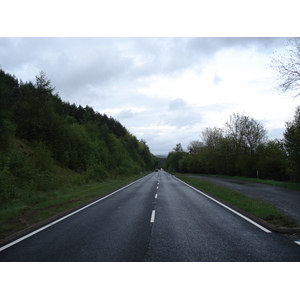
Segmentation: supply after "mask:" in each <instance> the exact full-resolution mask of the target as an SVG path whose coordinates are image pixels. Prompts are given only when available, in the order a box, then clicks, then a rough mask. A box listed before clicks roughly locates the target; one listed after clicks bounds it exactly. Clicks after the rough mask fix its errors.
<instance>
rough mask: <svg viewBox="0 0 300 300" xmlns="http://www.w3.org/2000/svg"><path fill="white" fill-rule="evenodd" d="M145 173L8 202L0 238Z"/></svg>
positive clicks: (0, 211) (0, 218)
mask: <svg viewBox="0 0 300 300" xmlns="http://www.w3.org/2000/svg"><path fill="white" fill-rule="evenodd" d="M145 175H147V174H140V175H134V176H130V177H127V178H124V179H115V180H107V181H104V182H94V183H89V184H85V185H81V186H76V187H72V188H64V189H60V190H55V191H49V192H44V193H39V194H36V195H34V196H32V197H29V198H24V199H22V200H18V201H16V202H11V203H8V204H4V205H2V206H1V207H0V239H3V238H6V237H8V236H10V235H12V234H14V233H16V232H18V231H20V230H23V229H25V228H27V227H29V226H31V225H34V224H36V223H38V222H41V221H43V220H46V219H47V218H50V217H53V216H55V215H57V214H59V213H61V212H64V211H66V210H68V209H71V208H75V207H78V206H81V205H83V204H85V203H88V202H89V201H91V200H93V199H96V198H101V197H102V196H104V195H105V194H108V193H110V192H112V191H114V190H116V189H119V188H121V187H123V186H125V185H127V184H129V183H131V182H133V181H135V180H137V179H139V178H141V177H143V176H145Z"/></svg>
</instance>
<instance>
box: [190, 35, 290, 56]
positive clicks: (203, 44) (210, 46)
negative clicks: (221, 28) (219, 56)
mask: <svg viewBox="0 0 300 300" xmlns="http://www.w3.org/2000/svg"><path fill="white" fill-rule="evenodd" d="M285 43H286V39H285V38H277V37H219V38H215V37H205V38H192V39H191V40H190V41H189V46H190V47H191V49H193V51H198V52H199V54H200V53H201V54H202V55H207V56H213V55H214V54H215V53H217V52H219V51H220V50H223V49H224V48H249V47H255V48H256V49H257V50H258V51H263V52H269V53H272V52H273V51H274V48H276V47H280V46H283V45H284V44H285Z"/></svg>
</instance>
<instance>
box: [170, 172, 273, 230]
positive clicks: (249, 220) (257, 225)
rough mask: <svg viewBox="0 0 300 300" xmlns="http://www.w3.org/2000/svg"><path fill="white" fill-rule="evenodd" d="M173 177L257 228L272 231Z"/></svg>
mask: <svg viewBox="0 0 300 300" xmlns="http://www.w3.org/2000/svg"><path fill="white" fill-rule="evenodd" d="M174 178H175V179H177V180H178V181H180V182H182V183H183V184H185V185H187V186H188V187H190V188H191V189H193V190H195V191H196V192H198V193H200V194H202V195H204V196H205V197H207V198H209V199H210V200H212V201H214V202H216V203H218V204H220V205H221V206H223V207H225V208H226V209H228V210H230V211H232V212H233V213H235V214H236V215H238V216H240V217H241V218H243V219H245V220H246V221H248V222H249V223H251V224H253V225H255V226H256V227H258V228H259V229H261V230H263V231H265V232H266V233H272V232H271V231H270V230H268V229H267V228H265V227H263V226H261V225H259V224H258V223H256V222H254V221H252V220H251V219H249V218H247V217H246V216H244V215H242V214H240V213H239V212H237V211H235V210H234V209H232V208H230V207H229V206H227V205H225V204H223V203H222V202H219V201H218V200H216V199H214V198H212V197H210V196H208V195H206V194H205V193H203V192H201V191H199V190H197V189H196V188H194V187H193V186H191V185H189V184H187V183H186V182H184V181H182V180H180V179H178V178H176V177H175V176H174Z"/></svg>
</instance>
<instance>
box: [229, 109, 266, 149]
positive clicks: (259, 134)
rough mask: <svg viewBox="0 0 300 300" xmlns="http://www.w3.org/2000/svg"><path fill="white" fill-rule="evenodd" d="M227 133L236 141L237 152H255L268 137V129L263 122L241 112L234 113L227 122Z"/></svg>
mask: <svg viewBox="0 0 300 300" xmlns="http://www.w3.org/2000/svg"><path fill="white" fill-rule="evenodd" d="M225 133H226V136H227V137H229V138H231V139H233V140H234V141H235V144H236V152H237V153H241V152H247V151H249V152H250V153H253V152H254V151H255V150H256V148H257V147H258V145H259V144H261V143H263V142H265V141H266V139H267V130H266V129H265V128H264V126H263V125H262V124H261V123H259V122H258V121H256V120H254V119H253V118H250V117H249V116H246V115H243V114H242V115H241V114H239V113H233V114H232V115H231V116H230V120H229V121H228V122H226V123H225Z"/></svg>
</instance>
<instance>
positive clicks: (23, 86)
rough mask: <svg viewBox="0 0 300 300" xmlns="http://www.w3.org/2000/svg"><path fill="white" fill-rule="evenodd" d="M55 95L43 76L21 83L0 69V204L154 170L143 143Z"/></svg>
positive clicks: (104, 117)
mask: <svg viewBox="0 0 300 300" xmlns="http://www.w3.org/2000/svg"><path fill="white" fill-rule="evenodd" d="M54 90H55V89H54V88H53V87H52V86H51V83H50V80H49V79H48V78H47V77H46V75H45V73H44V72H40V74H39V75H38V76H36V81H35V82H34V83H32V82H26V83H23V82H22V80H18V79H17V78H16V77H15V76H12V75H10V74H8V73H5V72H4V71H3V70H1V69H0V199H1V200H0V204H5V203H6V202H8V201H12V200H14V199H15V200H16V199H19V198H22V197H26V195H30V194H32V193H36V192H38V191H46V190H49V189H56V188H61V187H64V186H72V185H78V184H82V183H87V182H89V181H103V180H106V179H108V178H120V177H123V176H128V175H131V174H137V173H140V172H143V171H147V170H153V169H154V168H155V166H156V165H157V158H156V157H155V156H154V155H152V154H151V153H150V150H149V147H148V146H147V144H146V142H145V141H143V140H142V141H139V140H138V139H137V138H136V137H135V136H134V135H132V134H131V133H130V132H129V131H128V130H127V129H126V128H125V127H124V126H123V125H122V124H121V123H120V122H119V121H117V120H116V119H114V118H112V117H108V116H107V115H105V114H103V115H102V114H100V113H99V112H95V111H94V109H93V108H92V107H89V106H86V107H82V106H80V105H79V106H76V105H75V104H70V103H69V102H65V101H63V100H62V99H61V98H60V96H59V94H58V93H54Z"/></svg>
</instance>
